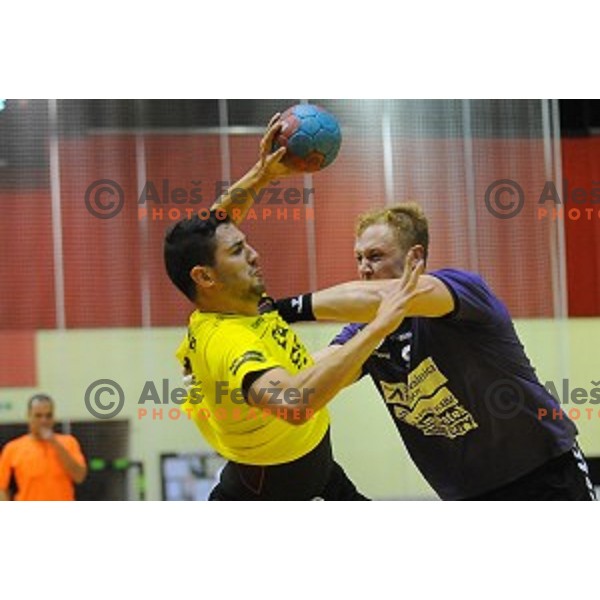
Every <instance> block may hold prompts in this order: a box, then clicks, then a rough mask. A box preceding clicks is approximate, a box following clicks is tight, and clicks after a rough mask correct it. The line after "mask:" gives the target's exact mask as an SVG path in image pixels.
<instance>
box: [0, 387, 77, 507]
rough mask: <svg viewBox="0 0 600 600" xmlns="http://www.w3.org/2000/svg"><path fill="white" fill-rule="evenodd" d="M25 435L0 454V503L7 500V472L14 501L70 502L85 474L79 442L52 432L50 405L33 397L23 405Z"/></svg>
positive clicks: (46, 398)
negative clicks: (26, 424) (12, 479)
mask: <svg viewBox="0 0 600 600" xmlns="http://www.w3.org/2000/svg"><path fill="white" fill-rule="evenodd" d="M27 417H28V420H29V433H27V434H25V435H23V436H21V437H19V438H17V439H16V440H12V441H11V442H8V444H6V446H5V447H4V449H3V450H2V454H0V500H8V499H9V497H8V486H9V483H10V477H11V473H14V476H15V479H16V482H17V488H18V491H17V494H16V496H15V500H74V499H75V489H74V485H73V484H74V483H81V482H82V481H83V480H84V479H85V477H86V475H87V467H86V464H85V459H84V457H83V454H82V453H81V448H80V447H79V443H78V442H77V440H76V439H75V438H74V437H73V436H72V435H61V434H58V433H54V431H53V429H52V428H53V427H54V402H53V400H52V398H50V396H47V395H46V394H36V395H35V396H33V397H32V398H30V399H29V402H28V404H27Z"/></svg>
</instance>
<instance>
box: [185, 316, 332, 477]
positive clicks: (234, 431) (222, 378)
mask: <svg viewBox="0 0 600 600" xmlns="http://www.w3.org/2000/svg"><path fill="white" fill-rule="evenodd" d="M177 358H178V359H179V360H180V362H181V363H182V365H186V364H187V366H189V367H190V368H191V369H192V372H193V374H194V379H195V382H196V385H195V386H194V388H192V390H191V391H190V394H189V395H188V397H187V400H186V402H185V404H183V405H182V410H183V411H184V412H186V413H187V415H188V417H189V418H190V419H192V420H193V421H194V422H195V423H196V425H197V426H198V428H199V429H200V432H201V433H202V435H203V436H204V438H205V439H206V441H207V442H208V443H209V444H210V445H211V446H212V447H213V448H214V449H215V450H216V451H217V452H218V453H219V454H221V455H222V456H224V457H225V458H227V459H229V460H233V461H235V462H239V463H243V464H250V465H276V464H281V463H286V462H291V461H293V460H296V459H298V458H300V457H302V456H304V455H305V454H308V453H309V452H310V451H311V450H312V449H313V448H315V447H316V446H317V444H318V443H319V442H320V441H321V440H322V439H323V436H324V435H325V433H326V432H327V429H328V427H329V414H328V412H327V409H325V408H323V409H321V410H319V411H317V412H315V413H314V414H313V415H312V417H311V418H310V419H309V420H308V421H307V422H306V423H302V424H299V425H296V424H291V423H288V422H286V421H284V420H283V419H282V418H279V417H277V414H280V415H281V414H282V413H281V412H280V413H278V412H277V411H284V410H285V411H289V417H291V418H292V419H294V418H298V421H299V422H300V415H299V411H298V410H296V413H294V412H293V411H294V409H292V408H289V407H286V408H284V407H283V405H282V404H281V403H280V400H281V396H280V397H279V398H275V399H274V401H272V402H271V403H270V404H268V405H263V406H261V407H257V406H251V405H250V404H248V403H247V402H246V401H245V399H244V396H243V393H242V383H243V380H244V377H245V376H246V375H248V374H249V373H253V372H256V371H264V370H267V369H272V368H274V367H282V368H284V369H286V370H287V371H288V372H290V373H292V374H294V373H297V372H298V371H300V370H301V369H304V368H306V367H308V366H310V365H312V364H314V362H313V360H312V357H311V356H310V354H309V353H308V351H307V350H306V348H305V347H304V344H302V342H301V341H300V339H299V338H298V337H297V335H296V334H295V333H294V331H293V330H292V329H291V327H290V326H289V325H288V324H287V323H286V322H285V321H284V320H283V319H282V318H281V317H280V316H279V313H278V312H276V311H273V312H270V313H267V314H264V315H260V316H251V317H246V316H241V315H224V314H218V313H201V312H200V311H197V310H196V311H194V312H193V313H192V315H191V316H190V322H189V328H188V335H187V337H186V338H185V340H184V341H183V343H182V344H181V346H180V347H179V349H178V351H177ZM269 381H270V380H269ZM278 384H279V382H278V381H273V382H270V383H269V385H270V386H271V385H272V386H273V387H274V388H276V387H277V385H278ZM258 393H259V394H260V393H261V390H259V391H258ZM286 393H288V394H289V395H288V398H289V399H290V400H291V401H292V402H293V403H294V404H295V405H297V406H300V405H301V403H302V402H305V401H306V399H307V398H309V397H310V394H311V393H314V392H311V390H294V391H292V392H290V391H288V392H286ZM295 415H298V416H297V417H296V416H295Z"/></svg>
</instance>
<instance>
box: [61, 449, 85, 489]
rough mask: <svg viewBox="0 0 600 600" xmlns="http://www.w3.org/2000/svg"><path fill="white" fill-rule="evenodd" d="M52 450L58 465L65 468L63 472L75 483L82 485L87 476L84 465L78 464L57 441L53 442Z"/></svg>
mask: <svg viewBox="0 0 600 600" xmlns="http://www.w3.org/2000/svg"><path fill="white" fill-rule="evenodd" d="M53 445H54V448H55V449H56V454H57V455H58V459H59V460H60V463H61V464H62V466H63V467H64V468H65V471H67V473H68V474H69V477H70V478H71V479H72V480H73V481H74V482H75V483H82V482H83V480H84V479H85V477H86V475H87V468H86V467H85V465H82V464H80V463H78V462H77V461H76V460H75V459H74V458H73V457H72V456H71V455H70V454H69V451H68V450H67V449H66V448H65V447H64V446H63V445H62V444H61V443H60V442H59V441H58V440H54V443H53Z"/></svg>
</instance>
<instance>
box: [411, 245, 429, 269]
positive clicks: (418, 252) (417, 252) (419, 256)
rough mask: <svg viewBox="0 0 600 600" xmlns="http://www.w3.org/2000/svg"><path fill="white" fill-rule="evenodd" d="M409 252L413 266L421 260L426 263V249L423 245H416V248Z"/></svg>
mask: <svg viewBox="0 0 600 600" xmlns="http://www.w3.org/2000/svg"><path fill="white" fill-rule="evenodd" d="M408 252H409V254H410V256H411V261H412V263H413V266H414V265H415V264H416V263H417V262H418V261H420V260H422V261H423V262H425V248H423V246H421V244H416V245H415V246H412V248H410V250H409V251H408Z"/></svg>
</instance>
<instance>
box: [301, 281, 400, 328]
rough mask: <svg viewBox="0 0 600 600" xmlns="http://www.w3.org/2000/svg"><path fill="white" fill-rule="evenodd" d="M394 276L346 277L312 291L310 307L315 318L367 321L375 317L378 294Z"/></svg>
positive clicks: (320, 319) (379, 294) (379, 298)
mask: <svg viewBox="0 0 600 600" xmlns="http://www.w3.org/2000/svg"><path fill="white" fill-rule="evenodd" d="M393 282H394V280H392V279H382V280H379V281H349V282H347V283H342V284H340V285H336V286H334V287H330V288H327V289H325V290H320V291H318V292H314V293H313V295H312V310H313V314H314V316H315V318H316V319H317V320H318V321H340V322H342V323H348V322H354V323H368V322H370V321H372V320H373V319H374V318H375V315H376V314H377V310H378V309H379V305H380V303H381V294H382V292H384V291H387V290H388V289H389V287H390V285H393Z"/></svg>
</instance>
